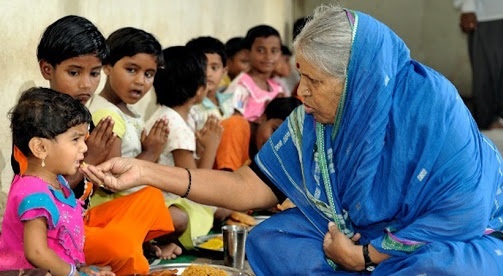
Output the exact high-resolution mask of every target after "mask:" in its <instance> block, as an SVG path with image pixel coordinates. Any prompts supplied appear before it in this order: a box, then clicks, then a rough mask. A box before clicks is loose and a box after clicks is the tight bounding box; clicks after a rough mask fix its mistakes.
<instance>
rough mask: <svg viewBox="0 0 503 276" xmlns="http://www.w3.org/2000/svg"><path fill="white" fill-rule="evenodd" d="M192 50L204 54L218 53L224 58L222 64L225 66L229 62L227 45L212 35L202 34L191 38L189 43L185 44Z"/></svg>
mask: <svg viewBox="0 0 503 276" xmlns="http://www.w3.org/2000/svg"><path fill="white" fill-rule="evenodd" d="M185 46H187V47H188V48H189V49H191V50H192V51H201V52H203V53H204V54H217V55H219V56H220V59H221V60H222V64H223V66H224V67H225V64H226V62H227V54H226V53H225V45H224V44H223V43H222V41H220V40H218V39H216V38H214V37H211V36H200V37H197V38H194V39H191V40H190V41H189V42H187V44H185Z"/></svg>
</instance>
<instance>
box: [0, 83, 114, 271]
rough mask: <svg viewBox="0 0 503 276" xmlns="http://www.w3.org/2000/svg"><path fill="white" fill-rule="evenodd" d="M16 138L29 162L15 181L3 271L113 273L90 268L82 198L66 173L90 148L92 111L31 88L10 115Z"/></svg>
mask: <svg viewBox="0 0 503 276" xmlns="http://www.w3.org/2000/svg"><path fill="white" fill-rule="evenodd" d="M10 119H11V129H12V140H13V142H14V145H15V146H16V147H17V148H18V149H19V150H20V151H21V152H22V153H23V155H24V156H25V157H26V159H27V161H28V163H27V168H26V171H25V172H24V173H23V174H16V175H15V176H14V179H13V180H12V184H11V187H10V190H9V195H8V199H7V207H6V210H5V218H4V221H3V223H2V228H3V231H2V235H0V270H20V269H31V268H42V269H46V270H49V271H50V273H51V275H79V274H84V273H86V274H94V275H115V274H114V273H113V272H111V271H110V267H101V268H98V267H89V266H86V258H85V256H84V240H85V238H84V224H83V220H82V213H83V209H82V206H81V203H82V202H81V201H80V200H78V199H76V198H75V194H74V193H73V192H72V190H71V188H70V186H69V184H68V182H67V181H66V180H65V178H64V177H63V175H73V174H75V173H76V172H77V170H78V168H79V166H80V165H81V163H82V162H83V160H84V154H85V152H86V151H87V145H86V143H85V138H86V136H87V134H88V130H89V124H90V123H91V114H90V113H89V111H88V110H87V108H85V107H84V105H82V104H81V103H79V102H78V101H76V100H74V99H73V98H72V97H71V96H69V95H66V94H62V93H59V92H56V91H54V90H51V89H48V88H31V89H29V90H27V91H25V92H23V94H22V95H21V97H20V98H19V100H18V103H17V105H16V106H15V107H14V109H13V110H12V111H11V113H10Z"/></svg>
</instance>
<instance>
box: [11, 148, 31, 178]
mask: <svg viewBox="0 0 503 276" xmlns="http://www.w3.org/2000/svg"><path fill="white" fill-rule="evenodd" d="M12 154H13V155H14V160H16V161H17V163H18V164H19V174H21V175H23V174H24V173H25V172H26V169H28V159H26V156H24V154H23V153H22V152H21V150H20V149H19V148H18V147H17V146H14V147H13V150H12Z"/></svg>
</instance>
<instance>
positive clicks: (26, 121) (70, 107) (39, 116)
mask: <svg viewBox="0 0 503 276" xmlns="http://www.w3.org/2000/svg"><path fill="white" fill-rule="evenodd" d="M9 116H10V121H11V123H10V127H11V130H12V141H13V143H14V145H15V146H17V147H18V148H19V149H20V150H21V152H22V153H23V154H24V155H25V156H30V155H32V153H31V151H30V148H29V146H28V143H29V142H30V140H31V139H32V138H33V137H40V138H47V139H54V138H56V136H58V135H59V134H61V133H64V132H66V131H67V130H68V129H70V128H71V127H74V126H76V125H80V124H84V123H87V124H90V123H91V114H90V113H89V110H87V108H86V107H85V106H84V105H83V104H81V103H80V102H79V101H77V100H75V99H74V98H72V97H71V96H69V95H67V94H63V93H59V92H56V91H54V90H52V89H49V88H42V87H33V88H30V89H28V90H26V91H25V92H23V93H22V94H21V97H20V98H19V100H18V102H17V104H16V106H15V107H14V108H13V109H12V110H11V111H10V112H9Z"/></svg>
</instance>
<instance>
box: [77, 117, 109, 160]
mask: <svg viewBox="0 0 503 276" xmlns="http://www.w3.org/2000/svg"><path fill="white" fill-rule="evenodd" d="M113 128H114V121H113V120H112V117H110V116H108V117H106V118H103V119H101V121H100V122H99V123H98V125H96V127H95V128H94V129H93V131H92V132H91V133H90V135H89V137H87V139H86V145H87V153H86V158H85V159H84V160H85V162H86V163H88V164H92V165H96V164H99V163H101V162H103V161H105V160H106V158H107V157H108V154H109V152H110V149H111V148H112V144H113V142H114V140H115V139H116V136H115V134H114V133H113Z"/></svg>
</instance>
